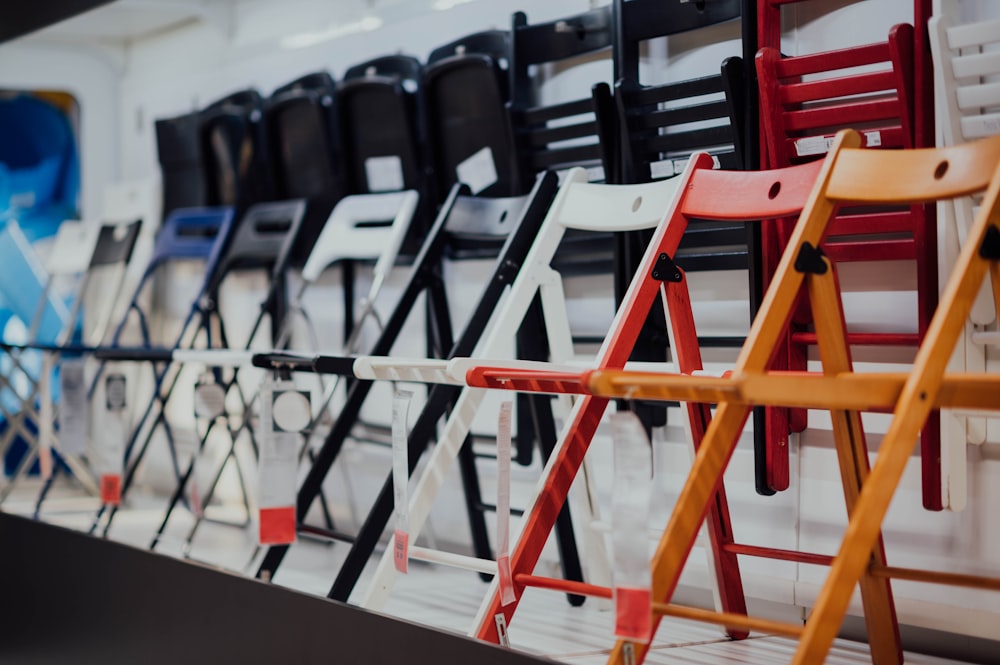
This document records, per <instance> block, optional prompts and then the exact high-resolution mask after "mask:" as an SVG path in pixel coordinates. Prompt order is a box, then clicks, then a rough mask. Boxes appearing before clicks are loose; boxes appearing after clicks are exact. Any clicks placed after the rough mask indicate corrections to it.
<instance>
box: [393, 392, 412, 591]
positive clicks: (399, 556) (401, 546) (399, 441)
mask: <svg viewBox="0 0 1000 665" xmlns="http://www.w3.org/2000/svg"><path fill="white" fill-rule="evenodd" d="M412 398H413V393H412V392H411V391H409V390H397V391H396V394H395V395H394V396H393V398H392V492H393V494H392V496H393V503H394V504H395V510H396V530H395V533H394V534H393V543H392V560H393V562H394V563H395V565H396V570H398V571H399V572H401V573H404V574H405V573H406V571H407V563H408V562H409V556H410V555H409V551H410V495H409V483H410V468H409V459H408V456H409V451H408V450H407V447H408V437H407V427H406V424H407V423H406V418H407V414H408V413H409V411H410V400H411V399H412Z"/></svg>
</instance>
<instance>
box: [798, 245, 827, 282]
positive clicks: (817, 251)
mask: <svg viewBox="0 0 1000 665" xmlns="http://www.w3.org/2000/svg"><path fill="white" fill-rule="evenodd" d="M824 257H826V254H825V253H824V252H823V249H822V248H821V247H813V245H812V244H811V243H808V242H804V243H802V246H801V247H799V255H798V256H796V257H795V269H796V270H797V271H799V272H801V273H808V274H812V275H825V274H826V271H827V269H828V266H827V263H826V261H824V260H823V259H824Z"/></svg>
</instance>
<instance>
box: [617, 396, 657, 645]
mask: <svg viewBox="0 0 1000 665" xmlns="http://www.w3.org/2000/svg"><path fill="white" fill-rule="evenodd" d="M611 433H612V439H613V441H614V455H615V459H614V465H615V470H614V493H613V495H612V499H611V502H612V506H611V519H612V533H611V540H612V545H613V548H614V583H615V589H614V597H615V637H618V638H621V639H625V640H633V641H636V642H643V643H645V642H648V641H649V639H650V637H651V634H652V631H653V616H652V595H651V590H650V588H651V585H652V576H651V574H650V563H649V544H648V542H647V538H646V530H647V528H648V524H649V502H650V499H651V497H652V485H653V483H652V475H651V473H650V471H651V467H652V464H651V461H650V457H651V456H650V446H649V440H648V439H647V438H646V432H645V430H643V428H642V423H641V422H640V421H639V419H638V418H637V417H636V415H635V414H634V413H630V412H621V413H616V414H615V415H614V416H612V418H611Z"/></svg>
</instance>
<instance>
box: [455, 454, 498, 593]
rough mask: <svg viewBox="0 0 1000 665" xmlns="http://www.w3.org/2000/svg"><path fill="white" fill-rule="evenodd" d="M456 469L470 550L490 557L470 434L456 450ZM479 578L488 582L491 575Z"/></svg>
mask: <svg viewBox="0 0 1000 665" xmlns="http://www.w3.org/2000/svg"><path fill="white" fill-rule="evenodd" d="M458 470H459V473H460V474H461V477H462V489H463V490H464V492H463V493H464V494H465V510H466V512H467V513H468V516H469V531H470V532H471V533H472V550H473V552H474V553H475V555H476V557H477V558H480V559H492V558H493V548H491V547H490V536H489V533H488V531H487V528H486V511H485V510H484V507H483V493H482V490H481V489H480V487H479V471H478V470H477V469H476V456H475V453H474V451H473V450H472V437H471V436H467V437H465V442H464V443H462V447H461V448H460V449H459V451H458ZM479 579H481V580H482V581H484V582H489V581H490V580H492V579H493V576H492V575H490V574H489V573H479Z"/></svg>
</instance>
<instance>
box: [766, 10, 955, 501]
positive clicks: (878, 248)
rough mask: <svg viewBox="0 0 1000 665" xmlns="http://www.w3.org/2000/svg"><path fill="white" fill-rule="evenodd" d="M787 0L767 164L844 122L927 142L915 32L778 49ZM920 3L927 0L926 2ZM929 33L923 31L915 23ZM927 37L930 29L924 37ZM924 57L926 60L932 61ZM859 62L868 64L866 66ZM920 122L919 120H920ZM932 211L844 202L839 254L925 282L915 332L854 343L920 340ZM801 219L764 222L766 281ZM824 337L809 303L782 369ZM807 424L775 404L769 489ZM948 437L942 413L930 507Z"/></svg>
mask: <svg viewBox="0 0 1000 665" xmlns="http://www.w3.org/2000/svg"><path fill="white" fill-rule="evenodd" d="M782 4H789V3H788V2H787V1H786V2H781V1H780V0H766V1H765V2H763V3H762V4H761V5H760V10H759V15H758V17H759V23H758V28H759V33H760V39H761V41H760V43H761V46H762V48H761V50H760V51H759V52H758V54H757V75H758V83H759V87H760V103H761V125H762V130H763V137H762V146H763V148H762V154H763V155H764V156H763V160H762V165H763V166H764V167H765V168H779V167H782V166H788V165H790V164H796V163H801V162H804V161H809V160H814V159H818V158H819V157H822V155H824V154H825V153H826V151H827V149H828V148H829V146H830V144H831V142H832V140H833V135H834V133H835V132H836V131H837V130H838V129H841V128H857V129H859V130H861V132H862V135H863V137H864V144H865V146H866V147H878V148H913V147H922V146H924V145H928V144H929V143H928V142H927V136H926V123H927V109H926V106H927V101H926V100H925V98H929V97H930V93H929V92H927V91H925V90H923V89H922V88H918V87H917V84H919V85H920V86H926V85H929V81H930V79H929V77H927V76H924V75H923V71H924V70H920V71H921V75H920V76H916V75H915V65H916V55H915V39H916V37H915V34H914V29H913V27H912V26H910V25H908V24H900V25H896V26H894V27H893V28H892V30H891V31H890V34H889V39H888V41H886V42H881V43H877V44H868V45H864V46H855V47H850V48H844V49H839V50H836V51H828V52H822V53H812V54H808V55H800V56H794V57H782V56H781V54H780V52H779V49H778V47H779V43H778V36H779V30H780V23H779V18H780V11H779V10H780V5H782ZM918 4H920V3H919V2H918ZM917 32H922V31H917ZM921 39H923V37H922V36H921ZM923 63H924V61H923V59H921V61H920V66H921V67H923V66H924V64H923ZM859 69H860V71H859ZM918 122H919V123H920V125H919V126H918V124H917V123H918ZM933 223H934V214H933V210H932V209H931V208H929V207H927V206H924V205H916V206H910V207H905V208H903V207H901V208H899V209H897V210H891V211H886V210H880V211H878V212H877V213H872V212H870V211H869V210H865V209H864V208H855V209H852V210H845V211H842V213H841V214H840V215H839V216H838V217H837V219H836V221H835V222H834V224H833V225H832V226H831V228H830V230H829V233H828V235H827V240H826V244H825V245H824V251H826V253H827V255H828V256H830V258H831V259H832V260H834V261H837V262H848V261H913V262H915V269H916V282H917V298H918V312H917V326H916V331H899V332H895V331H894V332H861V331H849V334H848V341H849V343H850V344H852V345H882V346H904V347H906V346H917V344H919V341H920V339H921V338H922V335H923V333H924V331H925V330H926V328H927V324H928V322H929V321H930V317H931V314H932V312H933V311H934V307H935V305H936V304H937V279H936V278H937V267H936V266H937V250H936V232H935V230H934V228H933ZM793 226H794V220H781V221H778V222H777V223H774V224H768V225H766V226H765V228H764V234H763V236H764V238H763V242H762V250H763V263H764V271H763V272H764V280H765V286H766V285H767V282H768V281H769V279H770V276H772V275H773V274H774V271H775V269H776V268H777V264H778V261H779V260H780V257H781V255H782V252H783V251H784V249H785V247H786V245H787V243H788V238H789V237H790V234H791V232H792V228H793ZM815 343H816V333H815V330H814V328H813V321H812V319H811V317H810V315H809V312H808V309H807V308H806V307H805V306H804V302H803V303H802V304H801V305H800V307H799V308H798V309H797V311H796V313H795V315H794V316H793V318H792V322H791V325H790V329H789V332H788V335H787V337H786V341H785V345H784V349H783V350H782V351H779V353H778V354H777V356H776V358H775V361H774V363H775V364H774V368H775V369H793V370H804V369H805V368H806V359H807V354H808V349H809V347H810V346H814V345H815ZM805 427H806V411H805V410H804V409H793V410H789V409H776V408H771V409H768V417H767V432H768V433H767V454H766V462H765V464H766V466H767V469H766V479H767V485H768V487H769V488H770V489H771V490H783V489H787V487H788V484H789V468H788V433H789V432H801V431H802V430H804V429H805ZM939 450H940V436H939V432H938V426H937V423H936V414H935V418H934V419H932V421H929V423H928V427H927V429H926V430H925V432H924V436H923V437H922V456H923V460H924V466H923V488H924V496H923V500H924V505H925V506H926V507H927V508H929V509H932V510H940V509H941V475H940V459H939V458H940V454H939Z"/></svg>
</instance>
